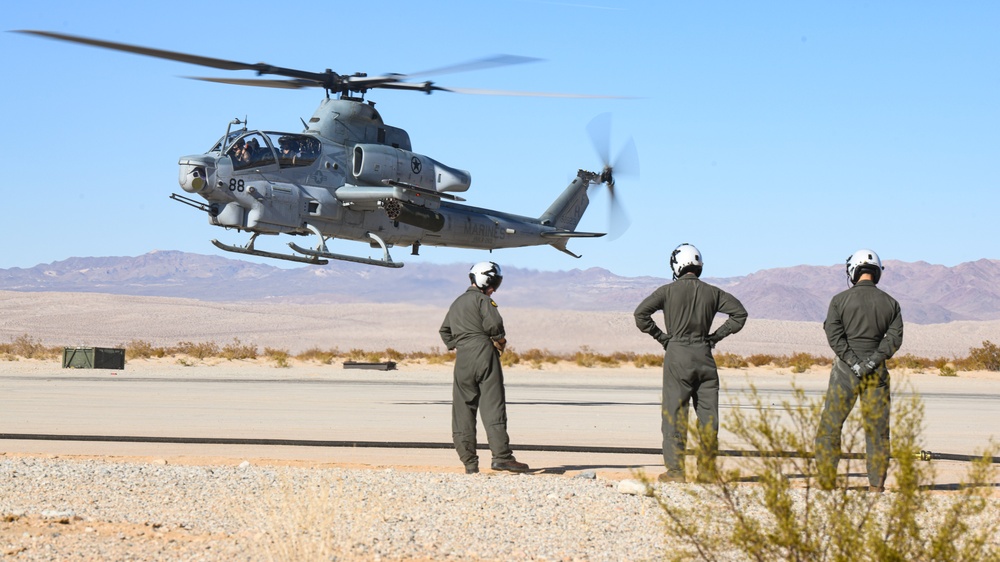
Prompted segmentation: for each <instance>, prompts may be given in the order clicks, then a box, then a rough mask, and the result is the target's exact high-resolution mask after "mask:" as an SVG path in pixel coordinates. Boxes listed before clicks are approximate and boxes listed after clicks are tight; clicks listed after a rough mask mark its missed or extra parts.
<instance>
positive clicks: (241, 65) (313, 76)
mask: <svg viewBox="0 0 1000 562" xmlns="http://www.w3.org/2000/svg"><path fill="white" fill-rule="evenodd" d="M15 33H25V34H28V35H37V36H39V37H46V38H49V39H57V40H59V41H68V42H70V43H80V44H82V45H90V46H92V47H100V48H102V49H111V50H113V51H122V52H126V53H133V54H136V55H144V56H147V57H154V58H158V59H166V60H172V61H177V62H184V63H188V64H196V65H198V66H207V67H209V68H219V69H222V70H253V71H256V72H258V73H260V74H274V75H278V76H288V77H289V78H302V79H306V80H314V81H316V82H319V83H320V84H323V83H324V81H325V79H326V78H327V75H326V74H321V73H316V72H307V71H304V70H295V69H293V68H281V67H277V66H271V65H269V64H267V63H264V62H258V63H253V64H250V63H245V62H238V61H231V60H225V59H216V58H212V57H203V56H201V55H191V54H187V53H179V52H177V51H167V50H164V49H152V48H150V47H141V46H139V45H129V44H127V43H115V42H114V41H104V40H101V39H91V38H89V37H80V36H77V35H67V34H64V33H54V32H52V31H37V30H32V29H19V30H15Z"/></svg>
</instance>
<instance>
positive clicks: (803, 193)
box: [0, 0, 1000, 277]
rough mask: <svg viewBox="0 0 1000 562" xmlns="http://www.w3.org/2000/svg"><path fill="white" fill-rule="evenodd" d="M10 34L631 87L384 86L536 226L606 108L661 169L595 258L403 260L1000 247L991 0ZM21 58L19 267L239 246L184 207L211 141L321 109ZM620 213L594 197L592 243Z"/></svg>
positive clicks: (170, 23) (99, 24) (343, 246)
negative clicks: (507, 60)
mask: <svg viewBox="0 0 1000 562" xmlns="http://www.w3.org/2000/svg"><path fill="white" fill-rule="evenodd" d="M298 6H301V7H298ZM0 19H2V21H3V24H4V25H3V29H4V30H13V29H42V30H50V31H56V32H61V33H69V34H74V35H83V36H89V37H96V38H102V39H106V40H110V41H117V42H122V43H132V44H139V45H145V46H150V47H155V48H162V49H168V50H174V51H181V52H188V53H194V54H201V55H206V56H210V57H217V58H223V59H232V60H238V61H241V62H248V63H253V62H258V61H264V62H268V63H271V64H275V65H280V66H286V67H294V68H301V69H305V70H315V71H321V70H323V69H325V68H331V69H333V70H335V71H337V72H340V73H352V72H356V71H361V72H368V73H369V74H376V73H384V72H402V73H408V72H416V71H420V70H424V69H429V68H435V67H439V66H444V65H448V64H452V63H458V62H464V61H467V60H470V59H474V58H480V57H483V56H488V55H492V54H497V53H506V54H514V55H523V56H530V57H538V58H541V59H544V61H542V62H537V63H532V64H526V65H518V66H512V67H505V68H499V69H491V70H483V71H475V72H468V73H462V74H453V75H444V76H440V77H436V78H435V80H436V82H437V83H439V84H441V85H445V86H455V87H469V88H497V89H507V90H525V91H551V92H575V93H581V94H595V95H601V94H609V95H620V96H632V97H634V98H635V99H570V100H567V99H548V98H511V97H493V96H463V95H457V94H447V93H438V94H434V95H431V96H425V95H422V94H414V93H407V92H391V91H381V92H375V93H373V94H369V96H368V98H369V99H372V100H374V101H376V102H377V107H378V108H379V110H380V111H381V113H382V115H383V117H384V118H385V120H386V122H388V123H389V124H392V125H395V126H399V127H403V128H404V129H406V130H407V131H408V132H409V134H410V137H411V139H412V141H413V147H414V151H415V152H418V153H421V154H425V155H428V156H431V157H433V158H435V159H437V160H439V161H441V162H444V163H445V164H448V165H450V166H454V167H458V168H463V169H466V170H469V171H471V172H472V176H473V184H472V188H471V189H470V190H469V192H467V193H466V194H465V197H466V199H468V201H469V203H470V204H474V205H477V206H484V207H489V208H494V209H500V210H505V211H510V212H514V213H518V214H525V215H531V216H537V215H539V214H540V213H541V212H542V211H543V210H544V209H545V208H546V207H547V206H548V205H549V203H550V202H551V201H552V200H553V199H554V198H555V197H556V196H557V195H558V194H559V192H561V191H562V189H563V188H564V187H565V186H566V184H567V183H568V182H569V181H570V180H571V179H572V178H573V176H574V175H575V173H576V170H577V169H578V168H586V169H591V170H597V169H599V168H600V163H599V161H598V158H597V156H596V154H595V152H594V150H593V149H592V147H591V145H590V141H589V138H588V136H587V133H586V126H587V124H588V123H589V122H590V120H591V119H593V118H594V117H595V116H597V115H599V114H602V113H605V112H612V114H613V118H614V129H613V138H612V147H613V148H612V152H616V151H617V150H618V148H619V147H621V145H623V144H624V143H625V141H626V140H627V139H628V137H630V136H631V137H632V138H633V139H634V140H635V143H636V145H637V146H638V151H639V158H640V162H641V174H640V176H639V177H638V178H622V179H621V180H620V181H619V190H618V191H619V194H620V198H621V201H622V203H623V204H624V205H625V208H626V210H627V212H628V214H629V216H630V218H631V221H632V226H631V228H630V229H629V230H628V231H627V232H626V233H625V234H624V235H623V236H621V237H619V238H617V239H616V240H607V239H597V240H574V241H572V242H571V243H570V249H572V250H574V251H576V252H577V253H581V254H583V258H582V259H579V260H577V259H573V258H571V257H569V256H566V255H565V254H562V253H560V252H557V251H556V250H554V249H552V248H549V247H541V248H530V249H515V250H502V251H498V252H495V253H493V254H492V257H490V254H487V253H485V252H472V251H460V250H452V249H444V248H432V247H424V248H423V249H422V251H421V253H422V254H423V255H421V256H420V257H410V256H409V255H408V254H409V252H408V248H397V249H396V250H395V251H394V252H393V253H394V257H395V258H396V259H402V260H403V261H408V262H414V261H428V262H436V263H454V262H469V263H471V262H474V261H480V260H482V259H494V260H495V261H498V262H500V263H501V264H503V265H511V266H517V267H527V268H534V269H543V270H566V269H572V268H577V267H579V268H587V267H595V266H598V267H604V268H607V269H610V270H611V271H613V272H615V273H618V274H621V275H630V276H635V275H656V276H666V275H668V269H667V259H668V257H669V253H670V250H671V249H673V247H674V246H676V245H677V244H679V243H682V242H690V243H693V244H695V245H697V246H698V247H699V248H700V249H701V250H702V253H703V254H704V256H705V261H706V275H710V276H713V277H725V276H735V275H745V274H748V273H752V272H754V271H758V270H761V269H769V268H775V267H785V266H794V265H800V264H813V265H831V264H836V263H842V262H843V260H844V259H845V258H846V257H847V256H848V255H849V254H850V253H852V252H853V251H854V250H856V249H858V248H860V247H871V248H873V249H875V250H876V251H877V252H879V254H880V255H881V256H882V258H883V259H898V260H904V261H920V260H923V261H927V262H931V263H939V264H944V265H955V264H958V263H961V262H965V261H972V260H976V259H980V258H993V259H996V258H1000V244H998V242H997V240H998V239H1000V226H998V225H1000V220H997V217H996V214H997V209H998V208H1000V189H998V178H1000V109H998V108H1000V104H998V100H1000V72H997V64H996V61H997V60H1000V34H998V33H997V31H996V30H997V29H998V28H1000V4H996V3H994V2H961V3H940V2H878V3H875V2H838V3H833V2H823V3H820V2H659V1H655V2H654V1H649V2H639V1H620V2H612V1H606V2H601V1H596V0H595V1H591V0H586V1H582V2H542V1H531V0H512V1H505V2H461V1H454V2H452V1H441V2H406V1H394V0H388V1H387V0H371V1H368V2H364V3H358V2H323V3H304V4H296V3H275V2H255V1H249V2H239V3H230V2H208V3H206V2H187V1H173V2H149V3H134V2H101V1H99V0H96V1H95V2H93V3H90V4H86V3H79V2H53V1H46V0H39V1H33V2H18V3H14V4H11V5H10V6H7V7H5V9H4V11H3V15H2V16H0ZM0 52H2V53H3V59H4V62H5V66H6V69H5V78H4V80H3V83H2V85H0V107H2V110H0V111H2V113H0V119H2V125H3V131H4V134H3V135H2V136H0V149H2V153H3V154H5V155H6V156H7V157H6V158H5V159H4V162H5V166H4V179H5V181H4V184H5V185H4V187H3V192H4V195H5V197H4V209H5V212H4V217H5V218H4V221H3V223H2V225H0V233H2V236H3V240H4V241H5V248H4V251H3V252H2V253H0V268H10V267H31V266H33V265H36V264H39V263H48V262H52V261H57V260H62V259H65V258H67V257H72V256H112V255H115V256H118V255H139V254H143V253H146V252H149V251H151V250H181V251H185V252H196V253H202V254H214V253H222V252H219V251H218V250H216V249H215V247H214V246H212V245H211V244H210V243H209V240H210V239H212V238H220V239H221V240H223V241H226V242H229V243H239V244H242V243H244V242H245V236H244V235H240V234H238V233H235V232H227V231H224V230H222V229H220V228H218V227H212V226H210V225H209V224H208V223H207V221H206V220H205V218H204V216H203V215H201V214H200V213H198V212H197V211H195V210H193V209H190V208H188V207H185V206H183V205H181V204H178V203H176V202H173V201H170V200H169V199H168V196H169V194H170V193H172V192H180V188H179V186H178V185H177V160H178V157H180V156H182V155H186V154H194V153H199V152H203V151H204V150H206V149H208V148H209V147H210V145H211V144H212V143H214V142H215V140H217V139H218V138H219V137H220V136H221V135H222V133H224V131H225V128H226V123H227V122H228V121H230V120H231V119H233V118H234V117H240V118H243V117H244V116H246V117H248V118H249V121H250V127H251V128H261V129H272V130H275V129H276V130H290V131H296V132H297V131H300V130H301V124H300V121H299V119H300V118H305V119H307V118H308V117H309V116H310V115H312V112H313V110H314V109H315V107H316V105H317V104H318V102H319V101H320V99H321V97H322V95H323V94H322V92H321V91H317V90H303V91H282V90H271V89H264V88H260V89H258V88H245V87H237V86H229V85H221V84H211V83H203V82H198V81H193V80H186V79H184V78H182V76H226V77H251V76H250V75H249V74H248V73H237V72H228V73H227V72H225V71H215V70H212V69H206V68H200V67H196V66H192V65H186V64H181V63H175V62H170V61H163V60H158V59H151V58H146V57H141V56H136V55H130V54H125V53H119V52H114V51H103V50H100V49H94V48H90V47H84V46H77V45H73V44H69V43H62V42H56V41H50V40H44V39H40V38H36V37H31V36H26V35H21V34H15V33H0ZM606 223H607V201H606V198H605V197H604V196H601V195H598V196H595V197H594V200H593V202H592V204H591V209H590V210H589V211H588V214H587V216H586V217H585V218H584V223H583V224H582V225H581V228H582V229H584V230H605V228H606ZM281 242H282V241H279V240H277V239H273V240H269V241H268V244H269V246H270V247H269V248H268V249H275V250H277V249H281V248H283V247H284V246H283V244H282V243H281ZM331 249H333V250H334V251H343V252H346V253H355V254H364V255H367V254H368V253H369V250H368V248H367V247H365V246H362V245H356V244H351V243H347V242H338V243H336V244H335V245H333V246H332V248H331ZM226 255H227V256H229V257H236V255H235V254H226ZM272 263H274V262H272ZM274 264H275V265H283V264H280V263H274ZM330 267H336V265H335V264H334V265H333V266H330ZM386 274H392V273H391V272H388V271H387V272H386Z"/></svg>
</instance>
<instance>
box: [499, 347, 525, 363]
mask: <svg viewBox="0 0 1000 562" xmlns="http://www.w3.org/2000/svg"><path fill="white" fill-rule="evenodd" d="M520 362H521V355H520V354H518V352H517V351H514V348H512V347H508V348H507V349H505V350H504V352H503V353H501V354H500V364H501V365H503V366H504V367H510V366H511V365H517V364H518V363H520Z"/></svg>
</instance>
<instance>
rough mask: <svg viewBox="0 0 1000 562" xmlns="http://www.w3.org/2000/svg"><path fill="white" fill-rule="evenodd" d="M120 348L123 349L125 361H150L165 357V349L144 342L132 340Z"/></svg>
mask: <svg viewBox="0 0 1000 562" xmlns="http://www.w3.org/2000/svg"><path fill="white" fill-rule="evenodd" d="M122 347H124V348H125V359H150V358H152V357H164V356H166V355H167V350H166V349H164V348H162V347H157V346H154V345H153V344H152V343H150V342H148V341H146V340H132V341H130V342H128V343H126V344H124V345H123V346H122Z"/></svg>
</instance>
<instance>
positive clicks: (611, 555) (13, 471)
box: [0, 455, 1000, 561]
mask: <svg viewBox="0 0 1000 562" xmlns="http://www.w3.org/2000/svg"><path fill="white" fill-rule="evenodd" d="M637 484H638V482H635V481H623V482H617V481H614V480H605V479H601V478H586V477H580V476H576V477H569V476H554V475H513V474H503V473H491V472H488V473H483V474H477V475H465V474H454V473H437V472H425V471H402V470H396V469H382V470H373V469H354V468H328V467H301V466H298V467H296V466H274V465H266V466H264V465H262V466H258V465H254V464H251V463H250V462H247V461H244V462H242V463H240V464H239V465H235V466H233V465H173V464H168V463H167V462H166V461H163V460H154V461H150V462H139V461H135V460H128V461H123V460H109V459H63V458H58V457H39V456H21V455H3V456H0V516H2V518H0V559H2V560H418V561H421V560H588V561H589V560H594V561H597V560H652V559H663V558H664V557H669V556H670V555H671V554H676V553H677V552H678V551H677V546H676V545H675V544H671V540H672V539H670V538H669V537H668V536H667V535H666V534H665V532H664V524H663V522H662V519H661V517H662V512H661V510H660V508H659V507H658V505H657V500H656V499H654V498H652V497H647V496H645V495H643V494H642V491H644V489H643V487H641V486H639V487H638V490H637V491H638V492H639V493H638V494H630V493H622V492H623V490H624V489H625V488H627V487H629V486H633V487H634V486H635V485H637ZM627 485H629V486H627ZM658 493H659V494H660V495H661V497H662V498H664V501H668V502H670V504H671V505H673V506H675V507H678V508H681V509H692V508H694V509H695V510H696V511H695V512H696V513H700V512H703V511H704V510H706V509H711V508H710V507H706V505H707V504H706V503H703V502H706V501H711V500H706V498H707V496H708V495H707V489H705V488H702V487H701V486H697V485H678V484H668V485H664V486H662V487H660V488H659V489H658ZM738 493H739V494H740V495H741V496H745V498H747V499H749V498H751V497H755V496H759V489H758V487H757V486H756V485H747V486H745V487H743V486H741V490H740V491H739V492H738ZM859 493H864V492H859ZM957 497H958V496H956V495H953V494H935V495H934V497H933V498H931V502H932V503H931V504H929V506H928V508H927V509H926V510H925V511H926V515H921V517H931V518H933V517H939V516H940V513H942V512H943V510H944V509H946V507H947V505H949V504H950V502H952V500H953V499H954V498H957ZM888 498H889V494H887V495H886V496H881V497H877V498H876V501H878V502H882V503H883V504H884V505H883V507H885V506H888ZM799 499H800V500H801V498H799ZM883 500H884V501H883ZM991 502H992V505H991V507H989V508H987V511H986V512H984V513H983V514H982V515H981V516H980V518H981V519H982V520H984V521H997V520H998V518H1000V499H997V498H996V494H994V499H993V500H991ZM751 503H752V504H756V502H751ZM748 505H750V504H748ZM748 514H750V515H752V516H754V517H759V516H760V514H759V513H757V512H756V511H754V509H752V508H751V509H749V511H748ZM886 516H887V514H883V515H880V516H879V517H882V518H884V517H886ZM717 521H718V520H717ZM993 547H994V549H996V548H997V544H996V539H994V544H993ZM734 559H739V557H734Z"/></svg>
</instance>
